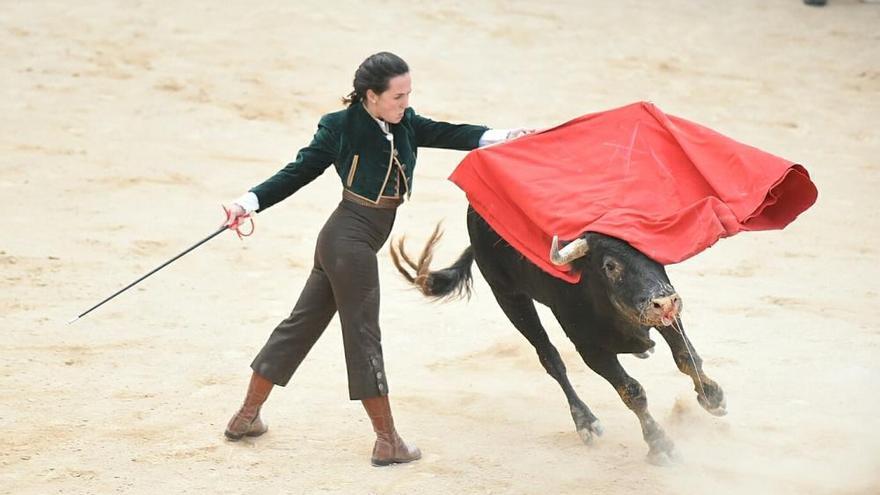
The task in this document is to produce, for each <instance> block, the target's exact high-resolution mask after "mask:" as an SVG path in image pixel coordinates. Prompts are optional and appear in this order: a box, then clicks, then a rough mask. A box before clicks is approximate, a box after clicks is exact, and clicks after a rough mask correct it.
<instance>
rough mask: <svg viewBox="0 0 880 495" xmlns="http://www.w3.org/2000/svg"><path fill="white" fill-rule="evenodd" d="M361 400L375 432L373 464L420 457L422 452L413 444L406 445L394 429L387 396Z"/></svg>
mask: <svg viewBox="0 0 880 495" xmlns="http://www.w3.org/2000/svg"><path fill="white" fill-rule="evenodd" d="M361 402H363V404H364V409H366V410H367V414H368V415H369V416H370V421H371V422H372V423H373V431H375V432H376V445H375V446H373V457H372V459H371V461H372V463H373V465H374V466H387V465H389V464H395V463H404V462H411V461H415V460H417V459H421V458H422V452H421V451H420V450H419V449H418V448H417V447H415V446H409V445H407V444H406V443H405V442H404V441H403V439H402V438H400V435H398V434H397V430H395V429H394V418H393V417H392V416H391V404H390V403H389V402H388V396H383V397H373V398H370V399H363V400H362V401H361Z"/></svg>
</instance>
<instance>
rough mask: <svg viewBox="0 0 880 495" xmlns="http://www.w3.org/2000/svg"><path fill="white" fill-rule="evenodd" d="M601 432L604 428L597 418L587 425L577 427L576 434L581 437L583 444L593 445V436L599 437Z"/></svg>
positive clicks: (603, 431)
mask: <svg viewBox="0 0 880 495" xmlns="http://www.w3.org/2000/svg"><path fill="white" fill-rule="evenodd" d="M603 433H605V428H603V427H602V423H600V422H599V420H598V419H597V420H596V421H593V422H592V423H590V424H589V425H588V426H587V427H585V428H580V429H578V436H580V437H581V441H582V442H584V445H593V436H594V435H595V436H597V437H601V436H602V434H603Z"/></svg>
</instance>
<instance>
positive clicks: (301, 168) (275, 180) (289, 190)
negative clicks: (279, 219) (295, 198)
mask: <svg viewBox="0 0 880 495" xmlns="http://www.w3.org/2000/svg"><path fill="white" fill-rule="evenodd" d="M336 143H337V137H336V136H335V134H334V132H333V131H332V130H331V129H330V127H329V126H327V125H326V124H325V122H324V119H321V122H319V123H318V130H317V131H316V132H315V135H314V137H313V138H312V142H311V143H309V145H308V146H306V147H305V148H303V149H301V150H299V153H297V154H296V159H295V160H294V161H293V162H291V163H288V164H287V166H285V167H284V168H282V169H281V170H279V171H278V172H276V173H275V175H273V176H272V177H269V178H268V179H266V180H265V181H263V182H262V183H261V184H260V185H258V186H255V187H253V188H251V189H250V191H249V193H248V194H245V195H244V196H242V197H241V198H239V199H238V200H236V201H235V203H236V204H238V205H240V206H242V207H243V208H244V209H245V210H252V209H254V210H256V211H258V212H259V211H263V210H265V209H266V208H268V207H270V206H272V205H274V204H275V203H278V202H279V201H281V200H283V199H285V198H287V197H288V196H290V195H291V194H293V193H295V192H296V191H298V190H299V189H300V188H301V187H303V186H305V185H306V184H308V183H309V182H312V181H313V180H315V179H316V178H317V177H318V176H319V175H321V174H322V173H324V170H326V169H327V167H329V166H330V164H332V163H333V161H334V160H335V159H336Z"/></svg>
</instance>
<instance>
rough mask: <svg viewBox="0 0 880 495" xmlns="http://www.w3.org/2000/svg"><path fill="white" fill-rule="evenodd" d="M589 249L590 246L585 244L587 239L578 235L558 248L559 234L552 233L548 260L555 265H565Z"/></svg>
mask: <svg viewBox="0 0 880 495" xmlns="http://www.w3.org/2000/svg"><path fill="white" fill-rule="evenodd" d="M589 250H590V247H589V246H588V245H587V241H586V240H584V239H583V238H580V237H578V238H577V239H575V240H573V241H571V242H570V243H569V244H568V245H566V246H565V247H564V248H562V249H559V236H556V235H554V236H553V243H552V244H551V246H550V262H551V263H553V264H554V265H557V266H559V265H567V264H569V263H571V262H572V261H574V260H576V259H578V258H580V257H581V256H583V255H585V254H587V251H589Z"/></svg>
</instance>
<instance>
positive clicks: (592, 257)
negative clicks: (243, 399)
mask: <svg viewBox="0 0 880 495" xmlns="http://www.w3.org/2000/svg"><path fill="white" fill-rule="evenodd" d="M467 228H468V235H469V237H470V241H471V244H470V246H468V247H467V248H466V249H465V250H464V252H463V253H462V254H461V255H460V256H459V258H458V260H457V261H455V263H453V264H452V265H451V266H449V267H448V268H445V269H442V270H436V271H431V270H430V263H431V260H432V257H433V250H434V247H435V246H436V244H437V242H438V241H439V239H440V236H441V234H440V231H439V225H438V227H437V229H435V230H434V233H433V234H432V236H431V237H430V239H429V241H428V243H427V245H426V246H425V248H424V250H423V252H422V253H421V255H420V256H419V258H418V259H413V258H412V257H410V256H409V255H408V254H407V253H406V250H405V248H404V241H405V238H400V239H399V240H398V242H396V243H395V242H392V243H391V247H390V249H391V257H392V260H393V262H394V265H395V266H396V267H397V269H398V271H400V273H401V274H402V275H403V276H404V277H405V278H406V279H407V280H408V281H409V282H410V283H412V284H413V285H415V286H416V287H417V288H418V289H419V290H420V291H421V292H422V293H423V294H425V295H426V296H428V297H431V298H435V299H444V300H448V299H450V298H453V297H454V296H457V295H458V296H465V295H467V296H469V295H470V293H471V290H472V284H473V279H472V274H471V266H472V264H473V262H474V261H475V260H476V262H477V266H478V267H479V269H480V272H481V273H482V275H483V277H484V278H485V280H486V281H487V282H488V283H489V286H490V287H491V289H492V293H493V294H494V296H495V299H496V301H497V302H498V305H499V306H500V307H501V310H502V311H503V312H504V314H505V315H506V316H507V318H508V319H509V320H510V322H511V323H512V324H513V326H514V327H516V329H517V330H519V332H520V333H522V335H523V336H524V337H525V338H526V340H528V341H529V343H531V344H532V346H534V348H535V350H536V351H537V354H538V359H539V360H540V362H541V365H542V366H543V367H544V369H545V370H546V371H547V373H548V374H549V375H550V376H551V377H553V379H555V380H556V381H557V382H558V383H559V385H560V386H561V387H562V391H563V392H564V393H565V397H566V399H567V401H568V405H569V409H570V411H571V417H572V419H573V420H574V424H575V428H576V430H577V433H578V434H579V435H580V437H581V439H582V440H583V442H584V443H586V444H591V443H592V442H593V439H594V437H596V436H601V435H602V432H603V428H602V425H601V423H600V422H599V420H598V418H596V416H595V415H594V414H593V412H592V411H591V410H590V408H589V407H587V405H586V404H585V403H584V402H583V401H582V400H581V399H580V397H578V395H577V393H576V392H575V390H574V388H573V387H572V385H571V383H570V382H569V380H568V377H567V375H566V368H565V364H564V363H563V361H562V358H561V356H560V355H559V352H558V351H557V349H556V348H555V347H554V346H553V344H552V343H551V342H550V339H549V338H548V336H547V332H546V331H545V330H544V327H543V326H542V325H541V321H540V319H539V317H538V313H537V311H536V309H535V304H534V303H535V301H537V302H539V303H541V304H543V305H545V306H547V307H548V308H550V310H551V311H552V312H553V315H554V317H555V318H556V319H557V320H558V321H559V324H560V326H561V327H562V329H563V331H564V332H565V334H566V336H568V338H569V339H570V340H571V341H572V343H573V344H574V346H575V348H576V349H577V351H578V353H579V354H580V355H581V357H582V358H583V360H584V363H586V365H587V366H588V367H589V368H590V369H592V370H593V371H594V372H595V373H597V374H599V375H600V376H602V377H603V378H605V380H607V381H608V382H609V383H610V384H611V386H612V387H614V390H615V391H616V392H617V393H618V395H619V396H620V398H621V399H622V400H623V403H624V404H625V405H626V406H627V407H628V408H629V409H630V410H632V411H633V412H634V413H635V415H636V417H637V418H638V420H639V423H640V425H641V428H642V436H643V438H644V440H645V442H646V443H647V444H648V454H647V460H648V461H649V462H651V463H654V464H666V463H669V462H670V461H672V460H674V459H675V458H677V454H676V452H675V447H674V443H673V441H672V440H671V439H670V438H669V437H668V436H667V435H666V433H665V432H664V431H663V429H662V428H661V427H660V425H659V424H657V422H656V421H655V420H654V418H653V417H652V416H651V414H650V413H649V412H648V400H647V396H646V395H645V390H644V388H643V387H642V386H641V385H640V384H639V382H638V381H636V380H635V379H634V378H633V377H631V376H629V375H628V374H627V372H626V370H624V368H623V366H622V365H621V363H620V361H619V359H618V354H634V355H636V356H638V357H642V358H644V357H647V356H648V355H649V353H651V352H653V350H654V345H655V342H654V341H653V340H651V338H650V337H649V331H650V329H651V328H655V329H656V330H657V331H658V332H659V333H660V335H662V336H663V338H664V340H666V342H667V344H668V345H669V347H670V349H671V350H672V356H673V358H674V360H675V364H676V365H677V366H678V369H679V370H681V372H682V373H684V374H686V375H687V376H689V377H690V378H691V379H692V380H693V383H694V390H695V391H696V393H697V401H698V402H699V404H700V405H701V406H702V407H703V408H704V409H705V410H706V411H708V412H709V413H711V414H713V415H716V416H722V415H724V414H726V403H725V398H724V392H723V391H722V389H721V387H720V386H719V385H718V384H717V383H716V382H715V381H714V380H712V379H711V378H709V377H708V376H706V374H705V373H704V372H703V366H702V360H701V359H700V357H699V355H698V354H697V352H696V350H694V348H693V345H692V344H691V342H690V341H689V339H688V337H687V335H686V334H685V332H684V327H683V326H682V323H681V319H680V313H681V309H682V301H681V298H680V297H679V295H678V294H677V293H676V291H675V289H674V288H673V286H672V284H671V283H670V282H669V277H668V276H667V275H666V270H665V269H664V267H663V266H662V265H661V264H659V263H657V262H655V261H653V260H651V259H650V258H648V257H647V256H645V255H644V254H643V253H641V252H640V251H638V250H636V249H635V248H633V247H632V246H630V245H629V244H628V243H626V242H624V241H622V240H620V239H616V238H613V237H610V236H607V235H603V234H599V233H595V232H587V233H584V234H583V235H582V236H580V237H578V238H577V239H575V240H574V241H572V242H570V243H569V244H567V245H566V246H565V247H563V248H561V249H560V248H559V244H558V240H557V239H556V238H555V237H554V239H553V245H552V248H551V252H550V259H551V261H552V262H553V263H554V264H556V265H570V267H571V269H573V270H577V271H578V272H580V274H581V278H580V281H579V282H578V283H575V284H571V283H568V282H566V281H564V280H561V279H559V278H557V277H554V276H552V275H550V274H548V273H546V272H545V271H543V270H542V269H541V268H539V267H538V266H537V265H535V264H533V263H531V262H530V261H528V260H527V259H526V258H525V257H523V256H522V255H521V254H520V253H519V252H517V251H516V250H515V249H514V248H513V247H511V246H510V245H509V244H507V243H506V242H505V241H504V240H503V239H502V238H501V237H500V236H499V235H498V233H496V232H495V231H494V230H493V229H492V228H491V227H490V226H489V224H488V223H487V222H486V221H485V219H483V218H482V217H481V216H480V215H479V214H477V212H476V211H474V209H473V207H471V206H469V207H468V215H467Z"/></svg>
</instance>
